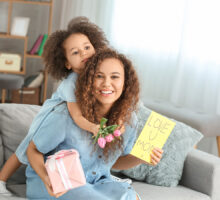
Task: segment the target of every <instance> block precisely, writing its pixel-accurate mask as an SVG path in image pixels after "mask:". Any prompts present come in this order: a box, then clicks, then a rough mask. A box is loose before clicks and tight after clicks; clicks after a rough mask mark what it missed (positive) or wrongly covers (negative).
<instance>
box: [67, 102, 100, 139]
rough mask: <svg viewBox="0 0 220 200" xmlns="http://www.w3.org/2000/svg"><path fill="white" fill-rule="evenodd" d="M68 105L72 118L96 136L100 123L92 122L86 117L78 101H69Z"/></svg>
mask: <svg viewBox="0 0 220 200" xmlns="http://www.w3.org/2000/svg"><path fill="white" fill-rule="evenodd" d="M67 107H68V111H69V113H70V115H71V117H72V119H73V120H74V122H75V123H76V124H77V125H78V126H79V127H80V128H81V129H84V130H86V131H89V132H91V133H93V134H94V135H95V136H96V135H97V133H98V131H99V127H100V125H97V124H94V123H91V122H90V121H88V120H87V119H86V118H84V117H83V116H82V113H81V110H80V108H79V106H78V105H77V103H75V102H67Z"/></svg>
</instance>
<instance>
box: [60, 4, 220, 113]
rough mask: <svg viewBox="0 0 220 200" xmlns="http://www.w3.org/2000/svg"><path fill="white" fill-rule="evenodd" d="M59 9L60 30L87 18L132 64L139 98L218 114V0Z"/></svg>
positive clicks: (98, 5)
mask: <svg viewBox="0 0 220 200" xmlns="http://www.w3.org/2000/svg"><path fill="white" fill-rule="evenodd" d="M60 7H61V8H60V9H61V17H60V28H66V27H67V24H68V22H69V20H70V19H72V18H73V17H75V16H81V15H83V16H87V17H88V18H89V19H90V20H91V21H93V22H94V23H96V24H97V25H99V26H100V27H101V28H102V29H103V30H104V32H105V33H106V35H107V38H108V39H109V40H110V44H111V45H112V46H114V47H115V48H116V49H118V50H120V51H122V52H123V53H125V54H127V55H128V56H129V57H130V58H131V59H132V60H133V62H134V64H135V66H136V69H137V71H138V74H139V77H140V79H141V88H142V90H141V91H142V94H141V96H142V98H157V99H162V100H166V101H170V102H173V103H175V104H177V105H183V106H186V107H189V108H191V109H194V110H198V111H204V112H210V113H217V114H220V26H219V20H220V12H219V10H220V1H219V0H178V1H177V0H166V1H164V0H154V1H152V0H92V1H91V0H71V1H70V0H62V4H61V6H60Z"/></svg>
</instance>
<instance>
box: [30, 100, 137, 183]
mask: <svg viewBox="0 0 220 200" xmlns="http://www.w3.org/2000/svg"><path fill="white" fill-rule="evenodd" d="M136 126H137V118H136V115H135V114H134V115H133V116H132V125H127V126H126V131H125V133H124V134H123V136H122V137H123V147H122V149H118V150H116V151H115V152H114V153H111V152H110V153H109V157H108V159H107V160H105V159H104V155H103V149H101V148H100V147H99V146H98V145H97V144H93V139H92V134H91V133H89V132H87V131H84V130H82V129H80V128H79V127H78V126H77V125H76V124H75V123H74V121H73V120H72V118H71V116H70V115H69V112H68V109H67V106H66V104H65V103H63V104H60V105H58V106H56V107H55V108H54V110H53V111H52V113H51V114H50V115H49V116H48V117H47V118H46V119H45V120H44V121H42V123H41V125H40V126H39V128H38V130H37V133H35V135H34V137H33V142H34V144H35V145H36V147H37V149H38V151H40V152H42V153H43V154H45V159H46V157H47V156H48V155H50V154H54V153H55V152H57V151H59V150H62V149H76V150H77V151H78V152H79V155H80V160H81V163H82V167H83V170H84V173H85V176H86V180H87V182H88V183H94V182H96V181H98V180H100V178H104V177H109V176H110V169H111V167H112V165H113V164H114V163H115V162H116V160H117V159H118V158H119V157H120V156H122V155H127V154H129V153H130V151H131V149H132V147H133V145H134V142H135V140H136Z"/></svg>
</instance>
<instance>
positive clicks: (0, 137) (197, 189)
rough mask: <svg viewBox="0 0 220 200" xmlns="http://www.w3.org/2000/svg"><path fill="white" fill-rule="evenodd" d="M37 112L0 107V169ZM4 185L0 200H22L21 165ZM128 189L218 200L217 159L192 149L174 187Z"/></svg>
mask: <svg viewBox="0 0 220 200" xmlns="http://www.w3.org/2000/svg"><path fill="white" fill-rule="evenodd" d="M39 109H40V106H36V105H25V104H0V166H2V165H3V163H4V162H5V161H6V160H7V159H8V158H9V156H10V155H11V154H12V153H13V152H14V151H15V149H16V147H17V146H18V144H19V143H20V141H21V140H22V139H23V138H24V136H25V135H26V133H27V131H28V128H29V126H30V124H31V122H32V120H33V118H34V116H35V115H36V114H37V112H38V111H39ZM7 186H8V188H9V190H10V191H12V193H14V196H13V197H4V196H0V200H3V199H7V200H14V199H25V166H22V167H20V168H19V170H18V171H17V172H16V173H15V174H14V175H13V176H12V177H11V179H10V180H9V182H8V185H7ZM132 186H133V187H134V188H135V190H136V191H137V192H138V194H139V195H140V196H141V198H142V200H162V199H163V200H220V159H219V158H218V157H216V156H213V155H211V154H208V153H205V152H202V151H200V150H197V149H193V150H192V151H190V152H189V153H188V155H187V157H186V160H185V163H184V168H183V174H182V178H181V181H180V183H179V185H178V186H177V187H162V186H155V185H150V184H147V183H144V182H139V181H134V180H133V183H132Z"/></svg>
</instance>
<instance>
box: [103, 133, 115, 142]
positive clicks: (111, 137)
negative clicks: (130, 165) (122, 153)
mask: <svg viewBox="0 0 220 200" xmlns="http://www.w3.org/2000/svg"><path fill="white" fill-rule="evenodd" d="M105 140H106V142H111V141H112V140H114V136H113V135H112V134H108V135H107V136H105Z"/></svg>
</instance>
